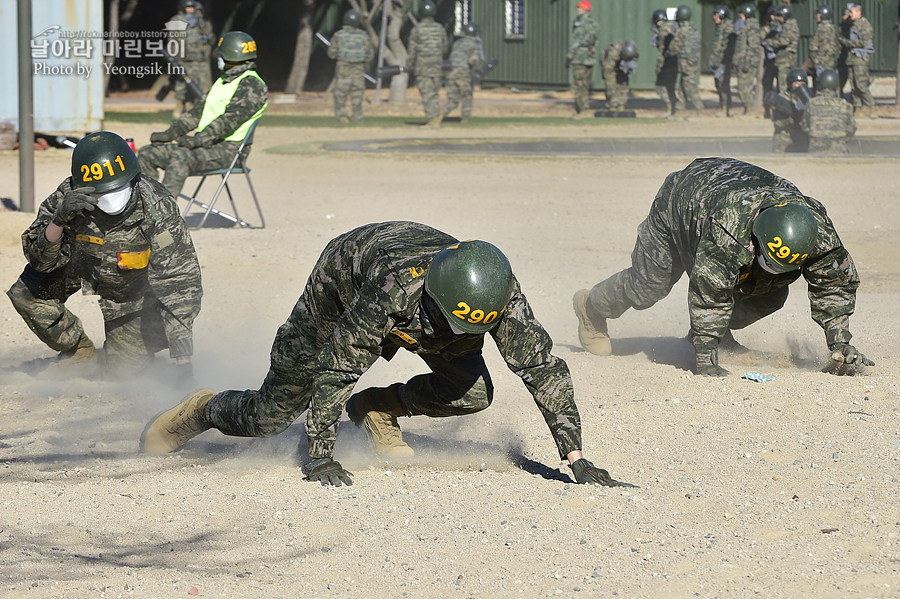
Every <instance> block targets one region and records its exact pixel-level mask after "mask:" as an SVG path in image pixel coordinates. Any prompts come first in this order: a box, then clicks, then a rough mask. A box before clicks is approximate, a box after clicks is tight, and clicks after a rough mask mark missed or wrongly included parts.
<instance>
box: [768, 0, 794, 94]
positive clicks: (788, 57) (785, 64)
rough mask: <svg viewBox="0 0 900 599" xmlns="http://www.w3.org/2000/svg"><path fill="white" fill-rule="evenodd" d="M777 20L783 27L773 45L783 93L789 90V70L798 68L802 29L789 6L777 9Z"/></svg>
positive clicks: (780, 87)
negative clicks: (798, 51) (798, 50)
mask: <svg viewBox="0 0 900 599" xmlns="http://www.w3.org/2000/svg"><path fill="white" fill-rule="evenodd" d="M775 18H776V19H777V20H778V21H779V23H780V25H781V31H780V32H779V33H778V35H776V36H775V38H774V40H773V43H772V46H773V49H774V50H775V68H777V69H778V90H779V91H781V90H786V89H787V87H786V85H787V80H786V77H787V72H788V70H789V69H791V68H793V67H796V66H797V48H798V46H799V44H800V27H799V26H798V25H797V19H795V18H794V17H793V13H792V12H791V7H790V5H788V4H782V5H781V6H778V7H776V9H775Z"/></svg>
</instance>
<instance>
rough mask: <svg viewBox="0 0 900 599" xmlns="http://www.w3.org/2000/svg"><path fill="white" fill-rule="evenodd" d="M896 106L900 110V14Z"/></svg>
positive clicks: (899, 20) (899, 19)
mask: <svg viewBox="0 0 900 599" xmlns="http://www.w3.org/2000/svg"><path fill="white" fill-rule="evenodd" d="M894 106H896V107H897V110H900V16H898V18H897V83H896V84H895V86H894Z"/></svg>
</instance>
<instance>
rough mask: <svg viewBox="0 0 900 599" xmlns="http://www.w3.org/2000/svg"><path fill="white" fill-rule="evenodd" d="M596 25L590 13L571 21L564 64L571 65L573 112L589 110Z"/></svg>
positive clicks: (595, 60) (594, 59)
mask: <svg viewBox="0 0 900 599" xmlns="http://www.w3.org/2000/svg"><path fill="white" fill-rule="evenodd" d="M596 44H597V23H596V22H595V21H594V18H593V17H592V16H591V15H590V13H584V14H580V15H576V17H575V20H574V21H572V37H571V42H570V44H569V51H568V52H567V53H566V63H567V64H569V63H571V65H572V94H573V95H574V96H575V112H577V113H581V112H585V111H587V110H589V109H590V107H591V101H590V95H591V77H592V76H593V72H594V63H595V62H597V55H596V51H595V49H594V46H595V45H596Z"/></svg>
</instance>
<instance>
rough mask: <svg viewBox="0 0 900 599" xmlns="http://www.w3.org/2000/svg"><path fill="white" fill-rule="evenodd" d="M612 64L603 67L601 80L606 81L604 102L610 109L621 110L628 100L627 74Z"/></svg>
mask: <svg viewBox="0 0 900 599" xmlns="http://www.w3.org/2000/svg"><path fill="white" fill-rule="evenodd" d="M616 67H617V65H615V64H614V65H612V68H607V67H605V66H604V68H603V81H605V82H606V104H607V105H608V107H609V109H610V110H622V109H623V108H625V103H626V102H628V75H626V74H625V73H623V72H622V71H621V70H619V69H618V68H616Z"/></svg>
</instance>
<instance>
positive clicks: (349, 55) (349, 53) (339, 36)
mask: <svg viewBox="0 0 900 599" xmlns="http://www.w3.org/2000/svg"><path fill="white" fill-rule="evenodd" d="M327 53H328V58H332V59H335V58H336V59H337V60H339V61H341V62H352V63H359V64H368V62H369V61H370V60H372V57H373V56H374V54H375V51H374V49H373V48H372V44H370V43H369V36H368V35H367V34H366V32H365V31H363V30H362V29H358V28H356V27H352V26H350V25H344V26H343V27H341V28H340V29H339V30H338V32H337V33H335V34H334V35H333V36H332V38H331V45H330V46H328V52H327Z"/></svg>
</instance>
